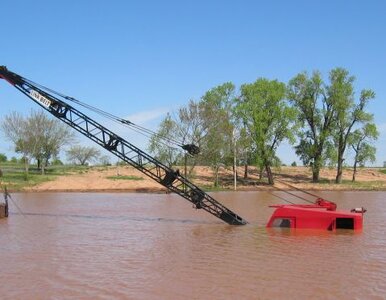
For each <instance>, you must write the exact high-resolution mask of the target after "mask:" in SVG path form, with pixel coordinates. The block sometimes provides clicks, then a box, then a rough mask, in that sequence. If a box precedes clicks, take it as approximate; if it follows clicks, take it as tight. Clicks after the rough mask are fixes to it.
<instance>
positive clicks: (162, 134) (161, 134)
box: [148, 114, 182, 167]
mask: <svg viewBox="0 0 386 300" xmlns="http://www.w3.org/2000/svg"><path fill="white" fill-rule="evenodd" d="M176 132H177V124H176V122H175V121H173V120H172V118H171V116H170V114H167V116H166V118H165V119H164V120H162V122H161V124H160V126H159V129H158V131H157V133H156V134H155V135H153V136H152V138H151V139H150V143H149V147H148V148H149V151H150V152H151V153H152V154H154V155H155V157H156V158H157V159H158V160H160V161H162V162H164V163H165V164H166V165H168V166H169V167H172V166H175V165H176V164H177V163H178V162H180V161H181V158H182V152H181V149H178V148H175V147H173V146H171V145H169V144H168V143H167V139H169V138H174V137H173V134H175V133H176Z"/></svg>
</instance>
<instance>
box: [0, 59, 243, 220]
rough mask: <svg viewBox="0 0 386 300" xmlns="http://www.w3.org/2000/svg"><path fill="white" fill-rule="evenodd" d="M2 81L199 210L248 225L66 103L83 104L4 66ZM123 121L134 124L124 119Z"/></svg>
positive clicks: (188, 148)
mask: <svg viewBox="0 0 386 300" xmlns="http://www.w3.org/2000/svg"><path fill="white" fill-rule="evenodd" d="M0 78H3V79H5V80H6V81H7V82H9V83H10V84H11V85H13V86H14V87H15V88H16V89H18V90H19V91H20V92H22V93H23V94H25V95H26V96H27V97H28V98H30V99H31V100H33V101H34V102H35V103H37V104H38V105H39V106H41V107H42V108H44V109H45V110H46V111H48V112H49V113H51V114H52V115H53V116H55V117H56V118H58V119H59V120H61V121H63V122H64V123H66V124H67V125H69V126H71V127H72V128H74V129H75V130H77V131H78V132H80V133H81V134H83V135H85V136H86V137H88V138H89V139H90V140H92V141H94V142H95V143H97V144H98V145H100V146H102V147H103V148H105V149H106V150H107V151H109V152H110V153H112V154H114V155H116V156H117V157H119V158H120V159H122V160H123V161H125V162H127V163H128V164H129V165H131V166H133V167H134V168H136V169H137V170H139V171H141V172H142V173H144V174H145V175H147V176H149V177H150V178H152V179H153V180H155V181H156V182H158V183H160V184H161V185H163V186H164V187H166V188H167V189H168V190H169V191H171V192H174V193H176V194H178V195H180V196H181V197H183V198H185V199H186V200H188V201H190V202H191V203H193V205H194V206H195V207H196V208H197V209H203V210H205V211H207V212H209V213H210V214H212V215H214V216H216V217H217V218H219V219H221V220H223V221H224V222H226V223H228V224H231V225H245V224H247V221H246V220H244V219H243V218H242V217H240V216H239V215H237V214H236V213H234V212H233V211H231V210H230V209H228V208H227V207H225V206H224V205H223V204H221V203H220V202H218V201H217V200H215V199H214V198H213V197H211V196H210V195H208V194H207V193H206V192H204V191H203V190H202V189H200V188H199V187H198V186H196V185H195V184H193V183H192V182H190V181H189V180H188V179H187V178H185V177H184V176H182V175H181V174H180V173H179V171H178V170H173V169H171V168H169V167H168V166H166V165H164V164H163V163H162V162H160V161H158V160H157V159H155V158H154V157H152V156H150V155H149V154H147V153H145V152H144V151H142V150H141V149H139V148H137V147H136V146H134V145H133V144H131V143H129V142H128V141H126V140H125V139H123V138H122V137H120V136H118V135H117V134H115V133H114V132H112V131H110V130H109V129H107V128H106V127H104V126H103V125H101V124H99V123H98V122H96V121H95V120H93V119H91V118H90V117H88V116H87V115H85V114H84V113H82V112H80V111H79V110H77V109H76V108H74V107H73V106H71V105H69V104H68V103H67V102H66V100H67V101H72V102H80V101H78V100H76V99H74V98H72V97H69V96H66V95H63V94H60V93H58V92H55V91H53V90H51V89H49V88H46V87H44V86H42V85H39V84H36V83H34V82H32V81H31V80H28V79H26V78H24V77H22V76H20V75H18V74H16V73H13V72H11V71H9V70H8V69H7V68H6V67H5V66H0ZM120 122H122V123H125V122H127V123H129V124H130V123H131V122H130V121H127V120H122V119H121V120H120ZM181 147H182V148H183V149H184V150H185V151H187V152H189V153H191V154H195V153H197V152H198V148H197V147H196V146H195V145H192V144H188V145H181Z"/></svg>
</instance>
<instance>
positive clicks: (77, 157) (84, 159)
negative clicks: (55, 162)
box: [66, 146, 100, 166]
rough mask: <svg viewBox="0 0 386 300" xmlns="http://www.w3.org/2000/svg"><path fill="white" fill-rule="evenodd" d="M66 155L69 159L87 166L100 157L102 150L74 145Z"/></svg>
mask: <svg viewBox="0 0 386 300" xmlns="http://www.w3.org/2000/svg"><path fill="white" fill-rule="evenodd" d="M66 155H67V159H68V160H69V161H71V162H73V163H75V164H79V165H81V166H85V165H86V164H87V163H89V162H91V161H93V160H96V159H98V157H99V155H100V151H99V150H98V149H96V148H94V147H87V146H72V147H71V148H70V149H69V150H67V151H66Z"/></svg>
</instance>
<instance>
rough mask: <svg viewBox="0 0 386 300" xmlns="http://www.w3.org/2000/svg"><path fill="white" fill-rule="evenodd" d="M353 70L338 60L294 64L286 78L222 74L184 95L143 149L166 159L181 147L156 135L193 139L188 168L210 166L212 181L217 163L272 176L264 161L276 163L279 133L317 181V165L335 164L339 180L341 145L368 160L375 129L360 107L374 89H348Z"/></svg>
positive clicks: (174, 160) (173, 161) (179, 156)
mask: <svg viewBox="0 0 386 300" xmlns="http://www.w3.org/2000/svg"><path fill="white" fill-rule="evenodd" d="M354 84H355V77H354V76H352V75H350V73H349V72H348V71H347V70H346V69H344V68H335V69H332V70H331V71H330V72H329V76H328V78H327V79H326V80H324V79H323V77H322V75H321V73H320V72H319V71H314V72H313V73H311V74H309V73H307V72H302V73H299V74H297V75H296V76H294V77H293V78H292V79H291V80H289V82H288V83H283V82H280V81H278V80H269V79H266V78H259V79H257V80H256V81H255V82H253V83H247V84H243V85H241V87H240V89H239V90H238V91H236V87H235V85H234V84H233V83H231V82H226V83H224V84H221V85H219V86H216V87H214V88H212V89H210V90H209V91H207V92H206V93H205V94H204V95H203V96H202V97H201V98H200V99H199V100H198V101H194V100H190V101H189V102H188V104H187V105H185V106H184V107H181V108H180V109H179V110H178V111H177V112H176V113H173V114H168V115H167V116H166V117H165V118H164V119H163V120H162V122H161V123H160V125H159V128H158V130H157V134H156V135H154V136H153V137H152V139H151V140H150V143H149V151H150V152H151V153H153V154H154V155H155V156H156V157H157V158H158V159H160V160H161V161H164V162H166V163H167V164H168V165H169V166H175V165H180V164H181V163H182V162H183V161H184V154H183V153H182V152H181V151H180V150H179V149H175V148H170V147H168V146H167V145H165V144H163V143H162V139H163V138H164V137H173V138H174V139H179V140H181V141H182V143H185V144H190V143H192V144H195V145H197V146H198V147H200V149H201V152H200V154H199V155H197V156H194V157H191V156H189V158H188V165H189V171H192V170H193V168H194V167H195V166H196V165H197V164H201V165H208V166H211V167H212V169H213V171H214V174H215V180H214V181H215V185H217V184H218V172H219V168H220V167H221V166H233V169H234V172H235V171H236V169H235V166H236V165H244V170H245V171H244V177H247V176H248V166H249V165H256V166H257V167H258V169H259V170H260V177H261V176H262V175H263V173H264V174H265V175H266V176H267V178H268V182H269V184H273V183H274V176H273V173H272V167H274V166H278V165H280V163H281V162H280V158H279V157H278V156H277V153H276V152H277V148H278V146H279V145H280V144H281V143H282V142H283V141H288V142H289V143H290V144H291V145H293V147H294V149H295V153H296V154H297V155H298V157H299V158H300V160H301V161H302V162H303V164H304V165H305V166H309V167H310V168H311V171H312V181H313V182H319V180H320V170H321V168H322V167H323V166H326V165H329V166H335V167H336V179H335V181H336V183H341V182H342V174H343V166H344V161H345V159H346V158H347V150H348V148H351V149H352V151H353V153H354V163H353V168H354V173H353V181H355V174H356V171H357V166H362V165H364V164H365V163H366V162H369V161H370V162H374V161H375V153H376V149H375V147H374V145H373V144H372V142H373V141H374V140H376V139H377V137H378V131H377V128H376V125H375V124H374V122H373V115H372V114H371V113H370V112H368V111H367V108H368V104H369V102H370V101H372V100H373V99H374V98H375V93H374V91H372V90H370V89H363V90H361V91H360V93H359V94H358V95H357V94H356V93H355V86H354Z"/></svg>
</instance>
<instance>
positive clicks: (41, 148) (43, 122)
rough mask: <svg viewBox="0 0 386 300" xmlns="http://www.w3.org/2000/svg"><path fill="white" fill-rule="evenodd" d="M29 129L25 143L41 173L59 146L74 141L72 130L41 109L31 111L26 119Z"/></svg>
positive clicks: (58, 149) (54, 155) (57, 151)
mask: <svg viewBox="0 0 386 300" xmlns="http://www.w3.org/2000/svg"><path fill="white" fill-rule="evenodd" d="M26 125H27V128H28V129H29V130H28V132H27V134H26V138H27V140H26V143H27V144H28V145H29V148H30V149H29V151H30V153H31V155H32V157H33V158H35V159H36V161H37V162H38V168H39V169H40V170H41V172H42V174H44V173H45V167H46V166H47V165H48V162H49V160H50V159H51V158H52V157H56V156H57V155H58V154H59V151H60V148H61V147H63V146H64V145H66V144H68V143H70V142H72V141H74V139H75V135H74V132H73V131H72V130H71V128H69V127H68V126H66V125H64V124H62V123H60V122H59V121H58V120H55V119H50V118H48V117H47V115H46V114H45V113H44V112H43V111H41V110H40V111H36V112H31V114H30V116H29V117H28V118H27V119H26Z"/></svg>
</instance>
